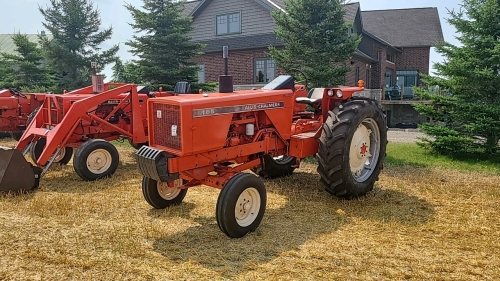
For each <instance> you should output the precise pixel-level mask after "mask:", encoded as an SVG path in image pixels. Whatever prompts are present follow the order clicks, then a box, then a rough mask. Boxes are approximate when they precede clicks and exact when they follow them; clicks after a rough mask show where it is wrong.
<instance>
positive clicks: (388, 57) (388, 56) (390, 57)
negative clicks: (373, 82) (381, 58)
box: [386, 53, 394, 63]
mask: <svg viewBox="0 0 500 281" xmlns="http://www.w3.org/2000/svg"><path fill="white" fill-rule="evenodd" d="M386 60H387V61H389V62H392V63H393V62H394V55H393V54H389V53H388V54H387V58H386Z"/></svg>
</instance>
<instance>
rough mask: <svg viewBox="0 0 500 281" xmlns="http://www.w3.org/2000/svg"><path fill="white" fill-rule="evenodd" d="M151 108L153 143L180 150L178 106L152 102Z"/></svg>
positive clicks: (179, 112) (179, 114)
mask: <svg viewBox="0 0 500 281" xmlns="http://www.w3.org/2000/svg"><path fill="white" fill-rule="evenodd" d="M153 110H154V112H153V116H151V117H152V118H153V120H154V123H153V124H154V137H155V143H156V144H158V145H161V146H164V147H168V148H172V149H176V150H182V142H181V110H180V106H178V105H171V104H163V103H154V105H153Z"/></svg>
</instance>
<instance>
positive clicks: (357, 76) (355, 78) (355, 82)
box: [354, 66, 359, 85]
mask: <svg viewBox="0 0 500 281" xmlns="http://www.w3.org/2000/svg"><path fill="white" fill-rule="evenodd" d="M358 81H359V66H358V67H356V73H355V75H354V85H358Z"/></svg>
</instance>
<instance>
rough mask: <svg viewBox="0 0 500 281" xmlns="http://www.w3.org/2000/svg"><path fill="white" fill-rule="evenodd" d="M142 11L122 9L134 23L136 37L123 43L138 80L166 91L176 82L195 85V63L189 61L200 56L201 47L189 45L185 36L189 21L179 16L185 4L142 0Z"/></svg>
mask: <svg viewBox="0 0 500 281" xmlns="http://www.w3.org/2000/svg"><path fill="white" fill-rule="evenodd" d="M142 2H143V6H142V10H140V9H138V8H136V7H134V6H132V5H131V4H127V5H125V7H126V8H127V10H129V11H130V13H131V15H132V18H133V19H134V22H133V23H131V24H130V26H132V28H133V29H134V30H135V31H136V34H137V35H134V36H133V40H130V41H128V42H126V43H125V44H127V45H128V46H130V47H131V53H132V54H134V55H136V56H137V57H138V58H139V59H138V60H137V61H136V62H137V65H138V68H139V70H138V71H139V72H140V73H141V78H142V79H141V80H142V81H147V82H148V83H151V84H153V85H155V86H156V87H158V86H163V87H164V88H165V89H168V88H173V86H174V85H175V83H176V82H178V81H187V82H196V81H197V80H198V78H197V71H198V68H197V67H196V63H194V62H192V61H191V58H193V57H195V56H197V55H200V54H201V49H202V48H203V47H204V45H203V44H199V43H193V42H191V38H190V37H189V36H188V33H189V32H190V31H191V30H192V29H193V27H191V21H192V19H191V18H189V17H185V16H183V15H182V11H183V8H184V3H185V1H172V0H143V1H142Z"/></svg>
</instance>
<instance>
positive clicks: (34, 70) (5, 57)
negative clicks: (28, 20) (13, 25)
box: [0, 33, 55, 92]
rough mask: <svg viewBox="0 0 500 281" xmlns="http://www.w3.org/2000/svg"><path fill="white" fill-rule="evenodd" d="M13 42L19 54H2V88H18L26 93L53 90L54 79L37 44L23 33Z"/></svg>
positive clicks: (0, 68)
mask: <svg viewBox="0 0 500 281" xmlns="http://www.w3.org/2000/svg"><path fill="white" fill-rule="evenodd" d="M12 40H13V41H14V44H15V46H16V48H15V51H16V53H17V54H7V53H2V54H0V60H1V65H0V77H2V81H1V82H0V88H17V89H22V90H23V91H25V92H42V91H51V90H53V87H54V85H55V80H54V77H53V75H51V73H50V68H49V67H47V66H46V65H45V62H44V56H43V52H42V50H41V49H40V48H39V47H38V45H37V43H35V42H31V41H30V40H29V39H28V36H27V35H25V34H21V33H17V34H15V35H13V36H12Z"/></svg>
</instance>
